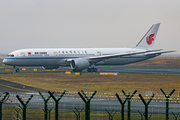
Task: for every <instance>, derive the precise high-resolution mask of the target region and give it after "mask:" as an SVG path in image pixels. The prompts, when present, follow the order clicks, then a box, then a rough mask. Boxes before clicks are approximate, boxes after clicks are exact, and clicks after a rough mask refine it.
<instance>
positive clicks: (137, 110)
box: [137, 110, 144, 120]
mask: <svg viewBox="0 0 180 120" xmlns="http://www.w3.org/2000/svg"><path fill="white" fill-rule="evenodd" d="M137 111H138V113H139V114H140V115H141V120H143V116H144V113H143V114H142V113H141V112H140V111H139V110H137Z"/></svg>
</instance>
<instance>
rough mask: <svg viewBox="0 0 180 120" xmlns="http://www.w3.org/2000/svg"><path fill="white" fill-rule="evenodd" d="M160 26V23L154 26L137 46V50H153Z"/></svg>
mask: <svg viewBox="0 0 180 120" xmlns="http://www.w3.org/2000/svg"><path fill="white" fill-rule="evenodd" d="M159 26H160V23H156V24H154V25H153V26H152V27H151V28H150V29H149V30H148V32H147V33H146V34H145V35H144V37H143V38H142V39H141V41H140V42H139V43H138V44H137V45H136V48H139V49H147V50H151V49H152V47H153V45H154V41H155V39H156V35H157V32H158V29H159Z"/></svg>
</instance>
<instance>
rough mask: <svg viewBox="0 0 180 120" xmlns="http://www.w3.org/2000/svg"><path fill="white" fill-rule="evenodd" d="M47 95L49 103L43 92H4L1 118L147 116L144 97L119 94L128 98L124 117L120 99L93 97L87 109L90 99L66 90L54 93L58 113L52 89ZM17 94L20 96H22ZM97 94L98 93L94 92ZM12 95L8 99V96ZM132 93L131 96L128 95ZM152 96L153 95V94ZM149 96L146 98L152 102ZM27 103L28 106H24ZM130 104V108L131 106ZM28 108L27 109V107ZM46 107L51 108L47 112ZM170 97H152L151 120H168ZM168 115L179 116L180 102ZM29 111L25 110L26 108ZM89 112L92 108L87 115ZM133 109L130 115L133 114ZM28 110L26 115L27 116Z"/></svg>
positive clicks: (137, 118)
mask: <svg viewBox="0 0 180 120" xmlns="http://www.w3.org/2000/svg"><path fill="white" fill-rule="evenodd" d="M41 94H42V95H43V97H44V99H46V100H47V99H48V97H49V100H48V101H47V104H46V105H47V106H45V101H44V100H43V98H42V96H41V95H40V93H10V94H7V93H3V95H2V94H1V95H2V96H1V102H0V104H2V106H0V107H2V110H1V109H0V110H1V111H0V113H2V114H1V115H2V116H1V120H23V119H24V120H25V119H32V120H50V119H51V120H55V119H56V120H57V119H59V120H80V119H81V120H87V119H90V120H122V119H124V120H129V119H131V120H144V119H145V114H146V113H145V105H144V104H143V102H142V101H141V99H140V98H139V99H133V98H132V99H131V101H130V102H131V104H130V106H129V105H128V101H126V102H125V99H126V97H124V96H121V95H120V96H119V98H120V99H121V100H122V101H124V111H123V114H124V117H123V118H122V105H121V103H120V102H119V101H118V99H113V100H112V99H109V100H107V99H100V98H99V97H98V99H97V97H93V98H92V100H91V102H90V111H87V108H86V107H87V106H86V103H85V102H84V101H83V100H82V98H81V97H80V96H78V95H76V96H74V97H72V95H68V94H66V95H64V96H63V95H62V93H52V95H53V96H54V97H55V98H56V100H58V99H59V98H61V99H60V100H59V101H58V114H56V112H57V111H56V109H57V108H56V102H55V101H54V99H53V98H52V97H51V95H50V94H48V93H41ZM81 94H82V96H83V97H84V99H85V100H87V101H88V99H89V100H90V98H91V96H92V95H88V96H90V97H88V96H86V95H85V93H82V92H81ZM17 95H18V96H19V99H21V100H19V99H18V97H17ZM94 95H95V94H94ZM8 96H9V98H8V99H7V97H8ZM127 97H128V96H127ZM149 98H150V97H149ZM148 101H149V99H145V102H148ZM24 106H25V107H24ZM129 107H130V110H129ZM25 109H26V110H25ZM45 109H46V110H47V111H46V112H45ZM166 110H167V107H166V101H161V102H160V101H155V100H153V99H152V101H150V102H149V105H148V113H147V114H148V118H146V119H150V120H166V119H167V114H166ZM168 110H169V111H168V119H169V120H176V119H178V117H179V112H180V105H179V103H178V102H176V101H173V102H171V103H169V106H168ZM24 111H25V112H24ZM87 112H90V116H89V118H87V117H88V116H87ZM129 113H130V116H129ZM24 114H25V117H24Z"/></svg>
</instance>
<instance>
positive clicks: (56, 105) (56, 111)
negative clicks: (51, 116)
mask: <svg viewBox="0 0 180 120" xmlns="http://www.w3.org/2000/svg"><path fill="white" fill-rule="evenodd" d="M65 92H66V91H65V90H64V92H63V93H61V95H60V97H59V98H58V99H56V98H55V97H54V95H53V93H51V92H50V91H48V93H49V94H50V96H51V97H52V98H53V100H54V101H55V120H58V103H59V100H61V98H62V97H63V95H64V94H65Z"/></svg>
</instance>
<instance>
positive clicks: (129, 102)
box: [122, 90, 137, 120]
mask: <svg viewBox="0 0 180 120" xmlns="http://www.w3.org/2000/svg"><path fill="white" fill-rule="evenodd" d="M122 92H123V94H124V95H125V96H127V94H126V93H125V91H124V90H122ZM136 92H137V90H135V91H134V92H133V93H132V95H130V93H129V95H130V96H129V97H128V114H127V116H128V120H130V119H131V98H132V97H133V96H134V94H136Z"/></svg>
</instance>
